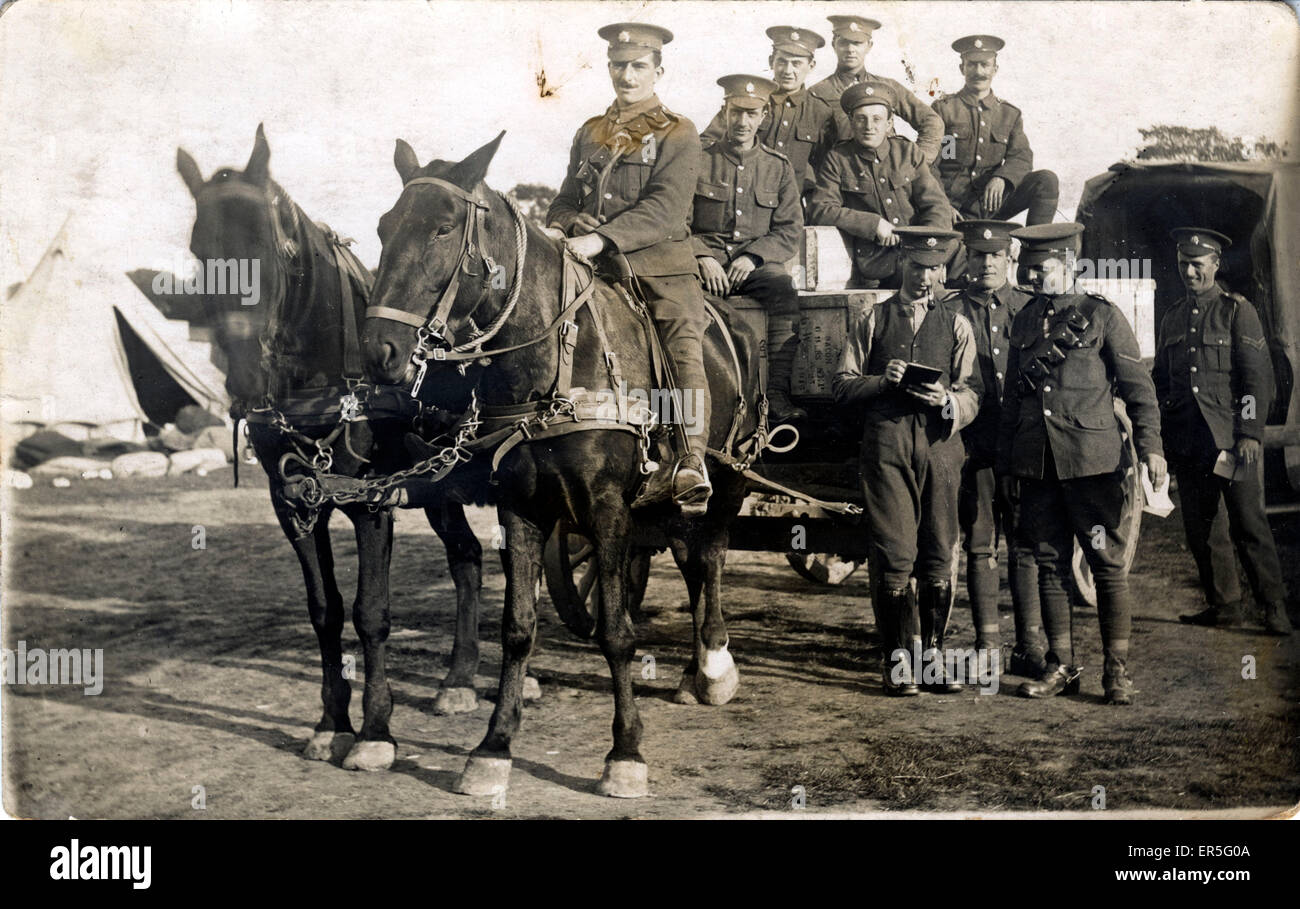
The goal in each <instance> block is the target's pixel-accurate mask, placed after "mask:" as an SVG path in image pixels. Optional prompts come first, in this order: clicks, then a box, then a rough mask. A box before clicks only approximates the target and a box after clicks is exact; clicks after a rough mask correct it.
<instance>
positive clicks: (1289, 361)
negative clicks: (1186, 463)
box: [1077, 161, 1300, 490]
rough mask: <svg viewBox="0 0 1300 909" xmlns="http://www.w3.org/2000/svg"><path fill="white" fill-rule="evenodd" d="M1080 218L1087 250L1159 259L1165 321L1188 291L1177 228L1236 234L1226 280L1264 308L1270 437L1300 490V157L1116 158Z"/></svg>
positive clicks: (1089, 186) (1160, 313)
mask: <svg viewBox="0 0 1300 909" xmlns="http://www.w3.org/2000/svg"><path fill="white" fill-rule="evenodd" d="M1077 220H1079V221H1080V222H1082V223H1083V224H1084V225H1085V227H1086V230H1085V232H1084V235H1083V251H1082V255H1083V256H1085V257H1089V258H1094V259H1099V258H1128V259H1133V258H1138V259H1143V258H1146V259H1150V260H1151V262H1152V272H1153V275H1152V276H1153V277H1154V278H1155V280H1156V288H1157V291H1156V313H1155V315H1156V324H1157V325H1158V324H1159V320H1160V319H1161V318H1163V317H1164V314H1165V312H1166V311H1167V310H1168V309H1169V307H1170V306H1172V305H1173V304H1174V303H1176V302H1177V301H1178V299H1180V298H1181V297H1182V295H1183V285H1182V281H1181V279H1180V278H1179V276H1178V272H1177V257H1176V254H1175V251H1174V247H1173V244H1172V243H1171V242H1170V240H1169V230H1170V229H1171V228H1174V227H1187V226H1198V227H1208V228H1211V229H1213V230H1217V231H1220V232H1222V233H1224V234H1227V235H1228V236H1229V237H1231V238H1232V240H1233V245H1232V247H1231V248H1229V249H1228V250H1226V251H1225V252H1224V256H1223V265H1222V268H1221V270H1220V272H1219V278H1220V282H1221V283H1223V284H1224V285H1226V286H1227V288H1228V289H1229V290H1233V291H1236V292H1237V293H1240V294H1241V295H1242V296H1244V297H1246V298H1247V299H1248V300H1250V301H1251V302H1252V303H1254V304H1255V307H1256V309H1257V310H1258V311H1259V316H1260V320H1261V321H1262V322H1263V324H1264V336H1265V337H1266V338H1267V339H1268V341H1269V349H1270V353H1271V354H1272V359H1273V372H1274V376H1275V378H1276V381H1277V396H1276V400H1275V402H1274V405H1273V409H1272V411H1271V412H1270V414H1269V423H1270V426H1269V431H1268V433H1267V435H1266V437H1265V443H1266V444H1268V445H1270V446H1276V447H1282V448H1283V449H1284V459H1285V463H1286V469H1287V474H1288V479H1289V482H1290V484H1291V487H1292V488H1293V489H1297V490H1300V444H1297V442H1296V439H1298V438H1300V395H1297V394H1295V393H1294V392H1295V377H1296V375H1297V370H1300V164H1293V163H1289V162H1284V161H1242V162H1181V161H1179V162H1174V161H1166V162H1161V161H1153V162H1145V161H1141V162H1125V163H1120V164H1115V165H1113V166H1112V167H1111V168H1110V170H1108V171H1107V172H1106V173H1104V174H1101V175H1099V176H1096V177H1093V178H1092V179H1091V180H1089V181H1088V182H1087V183H1086V184H1085V185H1084V188H1083V194H1082V196H1081V198H1080V200H1079V208H1078V215H1077Z"/></svg>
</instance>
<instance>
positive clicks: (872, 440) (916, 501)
mask: <svg viewBox="0 0 1300 909" xmlns="http://www.w3.org/2000/svg"><path fill="white" fill-rule="evenodd" d="M897 234H898V235H899V236H900V237H902V249H903V261H904V263H905V264H904V267H903V281H902V286H901V289H900V290H899V292H898V293H896V294H894V295H893V296H891V297H890V298H889V299H887V300H885V301H884V302H883V303H880V304H878V305H876V306H872V307H870V308H869V309H868V311H867V312H866V313H865V314H864V315H863V317H862V318H861V319H859V320H858V322H857V323H856V325H855V326H854V327H853V329H852V331H851V332H850V334H849V337H848V338H847V340H846V343H845V346H844V354H843V356H842V358H841V360H840V364H839V369H838V371H837V372H836V374H835V378H834V380H833V382H832V386H831V387H832V391H833V393H834V395H835V401H836V403H837V404H841V405H848V406H850V407H853V408H857V409H860V410H861V411H862V412H864V413H865V417H866V421H865V422H866V425H865V428H864V431H863V435H862V486H863V492H864V497H865V509H864V510H865V513H866V520H867V528H868V533H869V534H870V546H871V549H870V553H871V557H870V571H871V577H872V581H873V585H874V588H875V589H874V592H873V594H872V598H873V600H874V601H878V602H877V603H876V615H877V623H878V626H879V629H880V633H881V637H882V639H883V641H884V646H885V662H884V664H883V666H882V668H881V674H882V676H883V680H884V686H885V691H886V693H888V694H891V695H913V694H916V693H917V691H918V689H917V685H916V682H915V680H916V678H917V676H918V675H921V676H922V678H923V680H929V681H930V684H929V685H928V687H932V688H934V689H937V690H940V691H959V690H960V689H961V686H960V685H959V684H957V683H956V681H955V680H952V679H949V678H947V677H946V675H945V674H944V672H943V671H942V665H943V660H942V658H939V659H937V660H935V659H934V657H935V655H936V654H939V653H941V651H942V649H943V636H944V631H945V630H946V628H947V624H948V617H949V614H950V611H951V608H952V585H951V577H952V559H953V547H954V544H955V543H956V542H957V491H958V488H959V486H960V485H961V466H962V461H963V460H964V459H965V452H964V450H963V448H962V440H961V432H960V431H961V429H962V427H964V426H966V425H968V424H969V423H970V422H971V420H973V419H974V418H975V415H976V413H977V412H978V410H979V399H980V377H979V367H978V365H977V363H976V351H975V338H974V333H973V331H972V329H971V325H970V322H968V321H967V319H966V317H965V316H963V315H961V314H960V313H958V312H957V311H956V310H955V309H953V308H951V307H947V306H941V305H939V304H938V303H937V302H936V301H935V293H936V292H937V290H938V288H939V273H940V270H941V268H942V266H943V263H944V262H945V261H946V260H947V259H948V257H949V254H950V250H949V249H947V248H946V247H947V246H949V245H950V241H951V240H952V239H955V238H956V237H958V236H959V234H957V233H956V232H955V231H952V230H946V229H942V228H940V229H934V228H924V227H915V228H899V229H898V231H897ZM909 364H920V365H922V366H928V367H932V368H934V369H936V370H938V371H939V374H940V375H939V379H938V380H937V381H933V382H928V383H924V384H914V383H913V382H912V380H911V379H910V378H909V377H908V366H909ZM913 576H915V577H916V583H917V597H916V599H915V600H914V599H912V590H911V584H910V579H911V578H912V577H913ZM918 606H919V614H918ZM917 640H919V641H920V642H921V646H922V647H923V648H924V650H923V656H922V666H913V665H912V660H911V659H909V656H908V654H909V651H910V650H911V649H912V647H913V646H914V642H916V641H917ZM930 661H933V665H930V666H928V667H927V666H926V664H927V663H928V662H930Z"/></svg>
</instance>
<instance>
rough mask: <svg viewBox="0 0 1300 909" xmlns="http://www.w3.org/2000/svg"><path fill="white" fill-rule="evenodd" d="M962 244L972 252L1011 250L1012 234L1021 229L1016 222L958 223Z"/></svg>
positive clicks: (978, 221)
mask: <svg viewBox="0 0 1300 909" xmlns="http://www.w3.org/2000/svg"><path fill="white" fill-rule="evenodd" d="M954 226H955V227H956V228H957V230H959V231H961V239H962V242H963V243H965V244H966V248H967V249H969V250H971V251H972V252H998V251H999V250H1003V249H1010V248H1011V232H1012V231H1013V230H1016V229H1018V228H1019V227H1020V225H1019V224H1017V223H1016V222H1015V221H987V220H975V219H972V220H970V221H958V222H957V224H955V225H954Z"/></svg>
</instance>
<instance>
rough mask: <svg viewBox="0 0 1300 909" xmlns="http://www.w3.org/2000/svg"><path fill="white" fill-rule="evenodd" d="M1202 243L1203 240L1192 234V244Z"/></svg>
mask: <svg viewBox="0 0 1300 909" xmlns="http://www.w3.org/2000/svg"><path fill="white" fill-rule="evenodd" d="M1200 242H1201V238H1200V237H1198V236H1197V235H1196V234H1192V243H1200Z"/></svg>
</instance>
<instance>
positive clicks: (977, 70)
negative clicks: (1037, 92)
mask: <svg viewBox="0 0 1300 909" xmlns="http://www.w3.org/2000/svg"><path fill="white" fill-rule="evenodd" d="M1004 44H1005V42H1004V41H1003V40H1002V39H1001V38H995V37H994V36H992V35H968V36H967V37H965V38H958V39H957V40H956V41H954V42H953V43H952V49H953V50H955V51H957V53H959V54H961V73H962V76H963V77H964V78H965V80H966V84H965V86H964V87H963V88H962V90H961V91H959V92H957V93H956V94H955V95H946V96H945V97H943V98H940V99H939V100H938V101H935V102H934V105H933V107H934V110H935V112H936V113H937V114H938V115H939V116H940V117H942V118H943V128H944V141H945V148H944V151H943V153H942V154H940V155H939V157H938V158H936V159H935V161H934V173H935V176H937V177H938V178H939V180H940V181H941V182H942V183H943V188H944V191H945V192H946V193H947V194H948V198H949V199H950V200H951V201H952V205H953V208H955V209H956V210H957V212H958V214H960V216H961V217H963V218H992V219H995V220H998V221H1008V220H1010V219H1011V218H1014V217H1015V216H1016V215H1018V214H1020V212H1022V211H1025V210H1026V209H1028V214H1027V215H1026V216H1025V223H1026V224H1030V225H1032V224H1047V223H1050V222H1051V220H1052V218H1053V217H1055V216H1056V202H1057V198H1058V196H1059V188H1058V183H1057V178H1056V174H1054V173H1053V172H1052V171H1050V170H1034V152H1033V149H1031V148H1030V147H1029V140H1028V139H1026V138H1025V130H1024V126H1023V123H1022V121H1021V117H1020V108H1018V107H1016V106H1015V105H1014V104H1008V103H1007V102H1006V101H1003V100H1001V99H1000V98H998V97H997V95H995V94H993V87H992V85H993V74H994V73H996V72H997V71H998V53H997V52H998V51H999V50H1001V49H1002V47H1003V46H1004ZM948 143H950V144H948ZM950 148H951V152H950V151H949V149H950Z"/></svg>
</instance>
